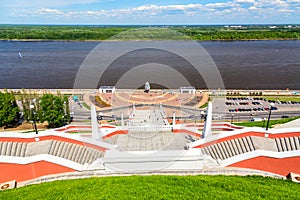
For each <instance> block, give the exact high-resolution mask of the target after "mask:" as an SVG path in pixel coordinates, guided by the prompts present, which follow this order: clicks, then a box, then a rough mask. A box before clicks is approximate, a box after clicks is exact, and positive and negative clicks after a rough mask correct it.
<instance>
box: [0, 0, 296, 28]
mask: <svg viewBox="0 0 300 200" xmlns="http://www.w3.org/2000/svg"><path fill="white" fill-rule="evenodd" d="M299 23H300V0H202V1H201V0H198V1H197V0H181V1H179V0H160V1H159V0H47V1H46V0H1V7H0V24H299Z"/></svg>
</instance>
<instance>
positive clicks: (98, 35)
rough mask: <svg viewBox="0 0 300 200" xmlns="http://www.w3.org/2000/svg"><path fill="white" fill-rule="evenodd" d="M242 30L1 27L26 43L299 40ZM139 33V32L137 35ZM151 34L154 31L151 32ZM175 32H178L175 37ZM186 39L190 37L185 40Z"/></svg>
mask: <svg viewBox="0 0 300 200" xmlns="http://www.w3.org/2000/svg"><path fill="white" fill-rule="evenodd" d="M243 27H244V28H241V29H232V28H228V27H227V28H225V27H224V26H169V27H168V28H169V29H171V30H174V32H173V33H171V34H170V31H168V30H167V28H165V27H164V28H151V29H144V30H141V29H136V28H145V27H143V26H57V25H56V26H53V25H51V26H45V25H0V39H17V40H20V39H25V40H30V39H33V40H80V41H83V40H106V39H111V38H113V39H114V37H113V36H115V35H117V34H119V33H122V32H124V31H130V33H126V34H120V35H118V38H115V39H119V40H162V39H174V40H177V39H180V40H182V39H187V37H189V38H190V39H192V40H269V39H271V40H278V39H279V40H281V39H300V28H299V27H298V28H296V27H294V28H287V27H285V26H284V25H282V26H278V28H276V29H270V28H269V27H268V26H251V25H249V26H243ZM136 30H138V31H136ZM149 30H151V31H150V32H149ZM176 32H178V33H177V34H176ZM185 36H187V37H185Z"/></svg>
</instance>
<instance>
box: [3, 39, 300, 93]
mask: <svg viewBox="0 0 300 200" xmlns="http://www.w3.org/2000/svg"><path fill="white" fill-rule="evenodd" d="M98 44H99V42H60V41H59V42H58V41H50V42H45V41H35V42H25V41H0V61H1V62H0V77H1V78H0V88H53V89H55V88H73V84H74V79H75V77H76V73H77V71H78V69H79V67H80V66H81V63H82V62H83V60H84V59H85V57H86V56H87V55H88V54H89V52H90V51H91V50H93V48H95V47H96V46H97V45H98ZM200 44H201V45H202V47H204V49H205V50H206V51H207V52H208V53H209V55H210V56H211V58H212V59H213V61H214V62H215V64H216V66H217V67H218V69H219V71H220V73H221V75H222V78H223V81H224V85H225V88H227V89H286V88H289V89H300V81H299V80H300V78H299V77H300V41H298V40H296V41H230V42H229V41H226V42H223V41H206V42H200ZM19 52H21V54H22V58H20V57H19V56H18V53H19ZM160 53H161V52H155V51H154V52H152V54H151V55H152V56H153V57H159V59H164V60H168V62H176V61H174V60H172V58H170V57H168V56H169V55H167V54H166V55H165V56H164V55H161V54H160ZM142 54H143V53H142V52H141V53H140V54H137V56H142ZM130 59H132V57H131V58H130ZM183 64H184V63H183ZM118 68H122V63H121V64H120V63H119V66H117V67H115V70H116V71H118ZM186 68H187V70H188V66H186ZM113 73H114V71H113V72H112V74H113ZM190 73H192V71H191V72H190ZM115 81H116V80H113V78H108V79H106V82H103V83H99V85H113V84H114V83H115ZM150 81H151V80H150ZM192 84H193V85H195V86H196V87H197V88H205V85H201V81H199V84H198V82H197V81H196V82H194V83H192ZM197 84H198V85H197Z"/></svg>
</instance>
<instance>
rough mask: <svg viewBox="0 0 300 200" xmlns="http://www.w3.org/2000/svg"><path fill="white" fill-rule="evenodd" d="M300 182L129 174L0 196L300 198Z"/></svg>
mask: <svg viewBox="0 0 300 200" xmlns="http://www.w3.org/2000/svg"><path fill="white" fill-rule="evenodd" d="M299 195H300V190H299V184H297V183H293V182H291V181H288V180H281V179H274V178H269V177H259V176H247V177H240V176H153V175H152V176H127V177H102V178H88V179H78V180H66V181H55V182H48V183H43V184H39V185H32V186H27V187H23V188H19V189H13V190H6V191H1V192H0V199H22V200H23V199H238V200H240V199H298V198H299Z"/></svg>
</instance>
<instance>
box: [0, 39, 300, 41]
mask: <svg viewBox="0 0 300 200" xmlns="http://www.w3.org/2000/svg"><path fill="white" fill-rule="evenodd" d="M298 40H300V39H293V38H291V39H282V38H277V39H273V38H272V39H240V40H234V39H233V40H225V39H222V40H221V39H220V40H192V39H191V40H180V39H179V40H153V39H151V40H147V39H145V40H54V39H53V40H51V39H0V41H8V42H142V41H145V42H147V41H149V42H151V41H197V42H238V41H241V42H247V41H249V42H251V41H298Z"/></svg>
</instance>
